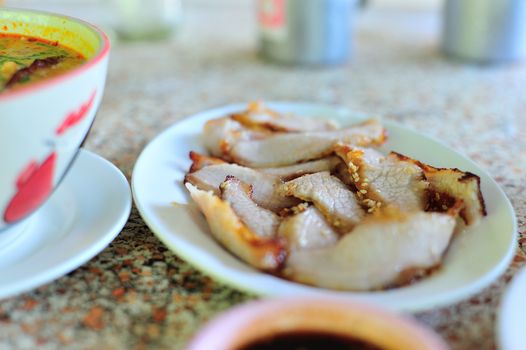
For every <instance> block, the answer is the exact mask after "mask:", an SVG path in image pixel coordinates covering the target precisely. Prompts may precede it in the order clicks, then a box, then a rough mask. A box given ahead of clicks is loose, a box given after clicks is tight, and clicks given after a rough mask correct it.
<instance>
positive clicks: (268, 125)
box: [230, 102, 338, 132]
mask: <svg viewBox="0 0 526 350" xmlns="http://www.w3.org/2000/svg"><path fill="white" fill-rule="evenodd" d="M230 117H231V118H232V119H233V120H235V121H237V122H239V123H241V124H242V125H244V126H246V127H248V128H251V129H261V128H262V129H268V130H271V131H280V132H299V131H323V130H335V129H337V127H338V124H337V123H336V122H335V121H332V120H322V119H319V118H317V119H314V118H305V117H300V116H297V115H294V114H291V113H278V112H276V111H274V110H271V109H269V108H267V107H266V106H265V105H264V104H263V103H261V102H253V103H250V104H249V105H248V109H247V110H246V111H243V112H239V113H234V114H232V115H231V116H230Z"/></svg>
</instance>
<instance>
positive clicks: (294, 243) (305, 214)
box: [278, 203, 339, 250]
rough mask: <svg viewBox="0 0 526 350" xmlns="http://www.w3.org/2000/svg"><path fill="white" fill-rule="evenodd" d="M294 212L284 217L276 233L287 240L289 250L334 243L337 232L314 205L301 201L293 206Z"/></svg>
mask: <svg viewBox="0 0 526 350" xmlns="http://www.w3.org/2000/svg"><path fill="white" fill-rule="evenodd" d="M294 211H295V214H294V215H291V216H288V217H286V218H285V219H283V221H282V222H281V225H280V226H279V230H278V234H279V236H281V237H283V238H285V239H286V241H287V246H288V248H289V250H303V249H314V248H321V247H326V246H331V245H334V244H336V242H337V241H338V239H339V235H338V233H337V232H336V231H335V230H334V229H333V228H332V227H331V226H330V225H329V224H328V223H327V221H326V220H325V218H324V217H323V215H322V213H321V212H320V211H319V210H318V209H316V207H314V206H312V205H311V206H308V204H307V203H302V204H300V205H298V206H297V207H295V208H294Z"/></svg>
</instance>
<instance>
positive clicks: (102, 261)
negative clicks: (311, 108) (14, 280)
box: [0, 1, 526, 350]
mask: <svg viewBox="0 0 526 350" xmlns="http://www.w3.org/2000/svg"><path fill="white" fill-rule="evenodd" d="M202 3H203V2H199V3H198V4H197V5H195V4H194V5H192V4H191V3H189V4H188V5H189V6H187V8H186V9H185V10H186V13H185V14H186V17H185V21H184V23H183V25H182V28H181V31H180V32H179V33H178V35H177V36H176V37H175V38H174V39H173V40H171V41H168V42H158V43H135V44H116V45H115V46H114V48H113V52H112V57H111V64H110V68H109V75H108V82H107V88H106V93H105V98H104V101H103V103H102V106H101V109H100V112H99V114H98V117H97V120H96V122H95V124H94V127H93V130H92V131H91V133H90V136H89V138H88V141H87V144H86V148H87V149H89V150H91V151H94V152H96V153H98V154H100V155H102V156H104V157H106V158H107V159H109V160H111V161H112V162H113V163H115V164H116V165H117V166H118V167H119V168H120V169H121V170H122V171H123V172H124V173H125V175H126V176H127V177H128V178H130V176H131V173H132V169H133V165H134V162H135V160H136V158H137V157H138V155H139V154H140V152H141V150H142V148H143V147H144V146H145V144H146V143H147V142H148V141H150V140H151V139H153V138H154V137H155V135H156V134H158V133H159V132H160V131H162V130H163V129H165V128H166V127H167V126H169V125H170V124H172V123H173V122H175V121H177V120H179V119H181V118H184V117H185V116H186V115H190V114H192V113H194V112H198V111H201V110H204V109H207V108H210V107H214V106H218V105H223V104H227V103H231V102H240V101H248V100H252V99H267V100H299V101H314V102H322V103H331V104H339V105H343V106H346V107H349V108H352V109H356V110H360V111H366V112H368V113H370V114H373V115H381V116H384V117H385V118H387V119H391V120H396V121H399V122H401V123H403V124H405V125H407V126H409V127H412V128H415V129H417V130H419V131H422V132H425V133H427V134H429V135H432V136H435V137H438V138H440V139H441V140H443V141H444V142H445V143H446V144H448V145H450V146H451V147H453V148H455V149H456V150H458V151H460V152H462V153H464V154H466V155H468V156H469V157H471V158H472V159H474V160H475V161H477V162H478V163H479V164H481V165H482V167H484V168H485V169H486V170H487V171H488V172H489V173H490V174H492V175H493V177H494V178H495V179H496V181H497V182H498V183H499V184H500V186H502V188H503V189H504V191H505V192H506V194H507V195H508V197H509V198H510V199H511V202H512V204H513V206H514V207H515V210H516V212H517V216H518V222H519V231H520V233H519V247H520V249H518V250H517V254H516V256H515V258H514V260H513V263H512V265H511V266H510V268H509V269H508V271H507V272H506V273H505V274H504V275H503V276H502V277H501V278H499V279H498V280H496V281H495V282H494V283H493V284H492V285H491V286H490V287H489V288H486V289H485V290H483V291H482V292H481V293H479V294H477V295H474V296H473V297H472V298H471V299H469V300H465V301H463V302H461V303H459V304H455V305H451V306H450V307H446V308H440V309H436V310H432V311H428V312H424V313H420V314H417V315H416V317H417V318H418V319H419V320H420V321H421V322H423V323H425V324H427V325H429V326H431V327H433V328H434V329H435V330H436V331H437V332H438V333H440V334H441V335H442V336H443V337H444V338H445V339H446V340H447V342H448V343H449V344H450V346H451V347H452V348H453V349H482V350H484V349H494V348H495V347H496V340H495V334H494V328H495V317H496V313H497V311H498V306H499V302H500V301H501V297H502V293H503V291H504V290H505V288H506V286H507V284H508V283H509V281H510V280H511V278H512V277H513V275H514V274H515V273H516V272H517V270H518V269H519V268H520V267H521V266H523V265H525V260H526V259H525V256H526V255H525V251H526V245H525V243H526V235H524V234H523V231H524V229H525V214H526V205H525V203H526V185H525V183H526V94H525V93H524V89H525V87H526V65H521V64H512V65H501V66H475V65H465V64H462V63H458V62H451V61H448V60H446V59H445V58H444V57H442V55H441V54H440V53H439V49H438V33H439V31H438V24H439V23H438V19H439V18H438V15H437V14H436V13H427V12H417V11H413V12H410V11H409V12H408V11H396V10H386V9H384V10H375V9H368V10H366V11H365V12H362V13H360V14H359V17H358V18H357V21H356V23H355V45H354V48H355V51H354V53H353V57H352V59H351V60H350V61H349V62H348V63H347V64H345V65H341V66H337V67H326V68H323V67H317V68H306V67H303V68H295V67H282V66H277V65H273V64H270V63H266V62H263V61H261V60H260V59H258V57H257V55H256V46H257V45H256V44H257V41H256V28H255V24H254V22H253V11H252V9H251V8H250V7H249V6H247V5H244V6H232V5H225V6H220V5H217V3H216V2H214V1H211V3H212V4H215V5H212V6H211V7H205V6H203V5H202ZM251 298H252V296H250V295H246V294H244V293H241V292H239V291H236V290H233V289H230V288H229V287H227V286H224V285H221V284H219V283H217V282H215V281H214V280H213V279H211V278H209V277H207V276H204V275H203V274H201V273H199V272H198V271H196V270H194V269H193V268H192V267H191V266H189V265H188V264H186V263H185V262H184V261H182V260H180V259H179V258H178V257H176V256H175V255H174V254H173V253H171V252H170V251H169V250H167V249H166V248H165V246H164V245H163V244H162V243H161V242H160V241H159V240H158V239H157V238H156V237H155V236H154V235H153V233H152V232H151V231H150V230H149V229H148V227H147V226H146V225H145V224H144V222H143V221H142V219H141V218H140V216H139V215H138V213H137V211H136V210H135V209H134V210H133V211H132V214H131V217H130V219H129V221H128V223H127V224H126V226H125V227H124V229H123V230H122V232H121V234H120V235H119V236H118V237H117V238H116V239H115V241H114V242H113V243H112V244H111V245H110V246H109V247H107V248H106V249H105V250H104V251H103V252H101V253H100V254H99V255H98V256H96V257H95V258H93V259H92V260H91V261H89V262H88V263H86V264H85V265H84V266H82V267H80V268H78V269H77V270H75V271H73V272H71V273H70V274H68V275H67V276H64V277H62V278H60V279H58V280H56V281H55V282H53V283H50V284H48V285H45V286H42V287H40V288H38V289H36V290H33V291H31V292H28V293H25V294H22V295H19V296H17V297H13V298H9V299H6V300H3V301H0V349H10V348H20V349H32V348H34V347H35V346H37V345H38V346H40V347H41V348H43V349H54V348H59V347H60V348H65V349H100V348H111V349H146V348H148V349H155V348H158V349H168V348H170V349H172V348H174V349H179V348H183V347H184V344H185V343H186V342H187V341H188V340H189V339H190V337H191V336H192V334H194V332H195V331H196V330H197V329H198V328H199V327H200V326H201V325H202V324H203V323H204V322H205V321H206V320H208V319H210V318H211V317H213V316H214V315H216V314H218V313H219V312H220V311H222V310H225V309H227V308H228V307H230V306H231V305H235V304H238V303H240V302H242V301H245V300H248V299H251Z"/></svg>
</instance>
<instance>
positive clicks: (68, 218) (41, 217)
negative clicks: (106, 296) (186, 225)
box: [0, 150, 131, 298]
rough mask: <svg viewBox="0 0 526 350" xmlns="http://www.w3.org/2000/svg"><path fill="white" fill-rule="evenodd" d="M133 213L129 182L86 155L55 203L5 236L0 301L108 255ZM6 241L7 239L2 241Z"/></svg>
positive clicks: (79, 159) (82, 153)
mask: <svg viewBox="0 0 526 350" xmlns="http://www.w3.org/2000/svg"><path fill="white" fill-rule="evenodd" d="M130 209H131V193H130V187H129V185H128V181H127V180H126V178H125V177H124V175H123V174H122V173H121V172H120V171H119V169H117V168H116V167H115V166H114V165H113V164H111V163H110V162H108V161H107V160H105V159H104V158H102V157H100V156H98V155H96V154H93V153H91V152H88V151H85V150H80V152H79V154H78V156H77V159H76V160H75V162H74V164H73V165H72V167H71V169H70V170H69V172H68V174H67V175H66V177H65V178H64V180H63V181H62V183H61V184H60V186H59V187H58V188H57V189H56V191H55V192H54V193H53V194H52V196H51V197H50V198H49V200H48V201H47V202H46V204H44V205H43V206H42V207H41V208H40V209H39V210H38V211H36V212H35V213H34V214H33V215H31V217H29V218H28V219H27V220H25V221H24V222H22V225H23V227H21V228H20V229H21V231H19V232H16V234H15V232H11V231H13V230H11V229H10V231H8V232H3V233H1V234H0V271H1V272H0V298H5V297H9V296H12V295H15V294H18V293H22V292H25V291H28V290H30V289H32V288H35V287H38V286H40V285H43V284H45V283H48V282H51V281H53V280H55V279H57V278H59V277H61V276H63V275H65V274H66V273H68V272H70V271H72V270H74V269H76V268H77V267H79V266H80V265H82V264H84V263H85V262H87V261H88V260H89V259H91V258H92V257H94V256H95V255H96V254H98V253H99V252H100V251H101V250H103V249H104V248H105V247H106V246H107V245H108V244H109V243H110V242H111V241H112V240H113V239H114V238H115V236H117V234H118V233H119V232H120V231H121V229H122V227H123V226H124V224H125V223H126V221H127V220H128V217H129V215H130ZM2 235H3V236H2Z"/></svg>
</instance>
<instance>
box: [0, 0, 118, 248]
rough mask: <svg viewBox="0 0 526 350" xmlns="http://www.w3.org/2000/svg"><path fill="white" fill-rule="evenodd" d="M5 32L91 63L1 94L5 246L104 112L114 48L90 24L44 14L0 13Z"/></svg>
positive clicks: (0, 230)
mask: <svg viewBox="0 0 526 350" xmlns="http://www.w3.org/2000/svg"><path fill="white" fill-rule="evenodd" d="M0 33H1V34H4V33H7V34H18V35H24V36H30V37H36V38H40V39H44V40H47V41H53V42H58V43H59V44H60V45H63V46H67V47H69V48H71V49H73V50H75V51H77V52H78V53H80V54H82V55H83V56H84V57H85V58H86V59H87V61H86V62H85V63H84V64H82V65H80V66H78V67H76V68H74V69H72V70H70V71H67V72H65V73H64V74H61V75H58V76H56V77H52V78H48V79H46V80H42V81H39V82H35V83H31V84H28V85H27V86H23V87H19V88H17V89H14V90H11V91H9V90H8V91H6V92H3V93H0V150H1V151H0V152H1V154H2V157H1V160H0V162H1V166H0V168H1V171H0V247H1V246H2V243H1V241H2V239H3V237H2V236H4V238H5V237H6V236H7V234H6V232H5V231H8V230H7V229H8V228H12V227H13V226H14V224H15V223H19V222H21V221H24V220H23V219H25V218H27V217H28V216H29V215H30V214H31V213H33V212H34V211H35V210H36V209H37V208H38V207H40V205H42V204H43V203H44V202H45V201H46V199H47V198H48V197H49V195H50V194H51V193H52V192H53V190H54V189H55V187H56V186H57V185H58V184H59V182H60V180H61V179H62V178H63V176H64V175H65V174H66V172H67V169H68V168H69V167H70V165H71V163H72V162H73V160H74V158H75V155H76V154H77V152H78V150H79V147H80V146H81V144H82V142H83V141H84V139H85V137H86V135H87V133H88V131H89V129H90V127H91V125H92V123H93V120H94V118H95V114H96V111H97V109H98V107H99V105H100V102H101V99H102V95H103V92H104V84H105V82H106V71H107V66H108V57H109V50H110V43H109V40H108V38H107V36H106V35H105V34H104V33H103V32H102V31H100V30H99V29H97V28H96V27H94V26H93V25H91V24H89V23H86V22H83V21H81V20H78V19H74V18H71V17H66V16H62V15H56V14H50V13H45V12H39V11H29V10H18V9H6V8H1V9H0Z"/></svg>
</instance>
